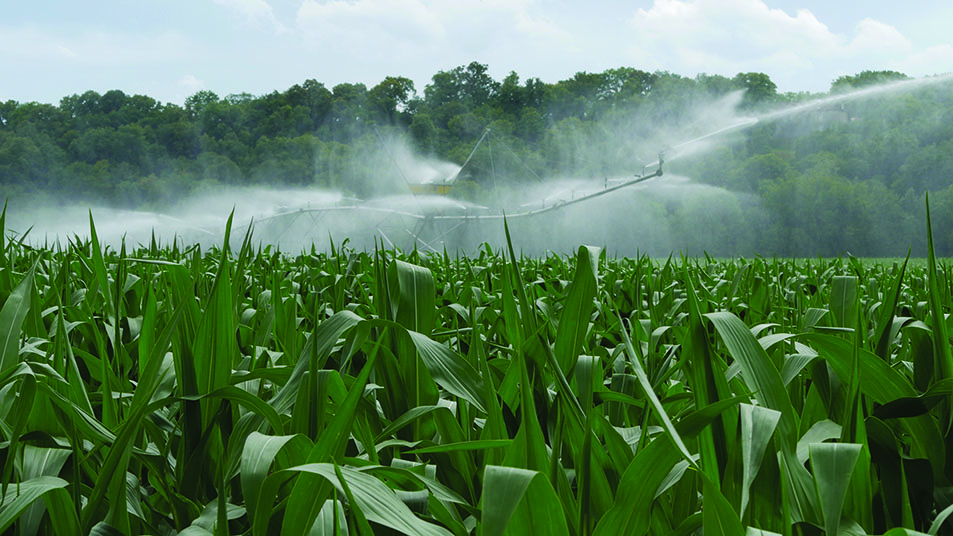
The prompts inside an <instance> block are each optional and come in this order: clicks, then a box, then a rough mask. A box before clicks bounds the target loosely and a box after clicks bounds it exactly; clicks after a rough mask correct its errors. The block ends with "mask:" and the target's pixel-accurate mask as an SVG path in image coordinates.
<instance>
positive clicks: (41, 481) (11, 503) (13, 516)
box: [0, 476, 69, 532]
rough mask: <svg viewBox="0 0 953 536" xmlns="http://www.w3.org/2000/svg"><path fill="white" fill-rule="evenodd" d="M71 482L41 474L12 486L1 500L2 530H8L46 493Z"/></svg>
mask: <svg viewBox="0 0 953 536" xmlns="http://www.w3.org/2000/svg"><path fill="white" fill-rule="evenodd" d="M68 485H69V483H68V482H67V481H65V480H63V479H62V478H57V477H55V476H39V477H36V478H32V479H30V480H27V481H25V482H20V483H19V484H17V485H15V486H10V487H9V488H8V489H7V491H6V492H5V493H4V494H3V497H2V501H0V532H2V531H5V530H7V529H8V528H10V526H11V525H13V523H14V522H16V521H17V520H18V519H19V518H20V516H21V515H22V514H23V512H25V511H26V510H27V508H29V507H30V505H31V504H33V503H34V501H36V500H37V499H39V498H40V497H42V496H43V495H44V494H46V493H49V492H51V491H53V490H56V489H61V488H65V487H66V486H68Z"/></svg>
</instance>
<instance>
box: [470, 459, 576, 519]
mask: <svg viewBox="0 0 953 536" xmlns="http://www.w3.org/2000/svg"><path fill="white" fill-rule="evenodd" d="M483 481H484V486H483V526H482V532H481V534H482V536H502V535H504V534H534V535H536V534H538V535H567V536H568V534H569V527H568V525H567V524H566V514H565V513H564V512H563V510H562V506H560V504H559V499H558V498H557V497H556V492H555V490H553V488H552V486H551V485H550V483H549V480H548V479H547V478H546V477H545V476H544V475H542V474H541V473H538V472H536V471H529V470H526V469H518V468H515V467H500V466H496V465H490V466H487V467H486V470H485V472H484V476H483Z"/></svg>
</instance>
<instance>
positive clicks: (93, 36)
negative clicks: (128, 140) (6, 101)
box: [0, 26, 196, 67]
mask: <svg viewBox="0 0 953 536" xmlns="http://www.w3.org/2000/svg"><path fill="white" fill-rule="evenodd" d="M195 51H196V47H195V46H194V44H193V43H191V42H190V41H189V40H188V39H187V38H185V37H183V36H182V35H179V34H177V33H172V32H165V33H161V34H155V35H131V34H122V33H110V32H104V31H85V32H82V33H79V34H73V35H71V34H68V33H67V32H60V31H57V30H56V29H55V28H38V27H34V26H27V27H16V28H3V27H0V61H4V62H8V63H12V64H36V63H39V64H59V65H64V64H65V65H77V66H112V67H115V66H128V65H141V64H149V63H157V62H170V63H171V62H177V61H182V60H185V59H187V58H190V57H194V55H195Z"/></svg>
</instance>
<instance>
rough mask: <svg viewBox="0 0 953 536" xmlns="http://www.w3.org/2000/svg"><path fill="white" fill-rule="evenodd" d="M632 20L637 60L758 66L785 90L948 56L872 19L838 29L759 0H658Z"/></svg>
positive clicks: (683, 67) (720, 67) (684, 67)
mask: <svg viewBox="0 0 953 536" xmlns="http://www.w3.org/2000/svg"><path fill="white" fill-rule="evenodd" d="M629 22H630V23H631V25H632V27H634V28H635V30H636V31H635V32H633V34H632V35H633V37H632V38H631V39H632V41H631V43H630V46H629V47H628V50H629V51H630V52H631V56H632V60H633V61H634V62H635V63H641V64H649V65H650V66H651V67H652V68H658V69H666V70H671V71H675V72H680V73H683V74H694V73H698V72H709V73H721V74H729V75H730V74H734V73H737V72H744V71H763V72H766V73H768V74H769V75H771V77H772V78H773V79H774V80H775V82H776V83H777V84H778V85H779V86H780V87H781V89H782V90H796V89H812V90H825V89H827V83H829V81H830V80H832V79H834V78H836V77H837V76H839V75H842V74H851V73H853V72H856V71H860V70H864V69H881V68H888V66H890V65H909V66H917V65H918V64H922V63H928V62H929V61H932V60H934V59H936V58H934V57H933V56H936V57H939V58H944V57H945V56H946V54H947V53H946V52H944V51H943V50H938V51H934V52H933V53H931V54H929V55H926V56H925V51H917V50H915V49H914V46H913V45H912V43H911V42H910V40H909V39H907V38H906V37H905V36H904V35H903V34H902V33H901V32H900V31H899V30H897V28H895V27H893V26H891V25H889V24H886V23H883V22H880V21H877V20H873V19H870V18H866V19H863V20H861V21H860V22H858V23H857V25H856V26H855V28H854V30H853V32H852V34H851V35H843V34H839V33H835V32H833V31H832V30H831V29H830V28H829V27H828V26H827V25H826V24H824V23H823V22H821V21H820V20H818V19H817V17H815V16H814V14H813V13H812V12H810V11H808V10H805V9H801V10H798V11H797V12H796V13H794V14H793V15H792V14H789V13H787V12H785V11H784V10H781V9H773V8H770V7H768V6H767V5H766V4H765V2H764V1H763V0H655V1H654V3H653V5H652V6H651V7H650V8H648V9H638V10H637V11H636V12H635V13H634V15H633V16H632V17H631V19H630V21H629ZM928 56H929V57H928ZM915 58H921V59H919V60H917V59H915ZM922 73H923V71H922V70H919V69H917V70H916V71H913V72H909V73H908V74H913V75H917V74H922Z"/></svg>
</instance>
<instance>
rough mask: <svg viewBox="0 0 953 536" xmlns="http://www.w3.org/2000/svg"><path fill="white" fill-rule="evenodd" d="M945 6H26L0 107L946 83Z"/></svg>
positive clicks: (9, 35) (211, 0) (949, 57)
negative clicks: (464, 79)
mask: <svg viewBox="0 0 953 536" xmlns="http://www.w3.org/2000/svg"><path fill="white" fill-rule="evenodd" d="M951 28H953V2H950V0H925V1H918V0H907V1H905V2H898V1H897V0H866V1H864V2H860V1H854V0H850V1H837V0H630V1H622V0H590V1H588V2H584V1H578V0H98V1H93V2H77V1H76V0H68V1H67V0H28V1H21V2H8V3H7V5H5V6H4V8H3V17H2V19H0V100H7V99H15V100H18V101H21V102H25V101H34V100H35V101H40V102H51V103H58V102H59V100H60V98H61V97H63V96H64V95H69V94H72V93H81V92H83V91H85V90H87V89H93V90H96V91H99V92H103V91H106V90H109V89H121V90H123V91H125V92H126V93H142V94H147V95H150V96H152V97H155V98H157V99H159V100H161V101H165V102H175V103H179V104H181V103H182V102H183V100H184V99H185V97H187V96H189V95H191V94H192V93H194V92H195V91H197V90H200V89H210V90H212V91H214V92H216V93H218V94H219V95H220V96H225V95H228V94H230V93H240V92H249V93H252V94H255V95H260V94H263V93H268V92H270V91H273V90H276V89H277V90H284V89H287V88H288V87H289V86H291V85H293V84H296V83H299V82H302V81H304V80H306V79H308V78H314V79H317V80H318V81H320V82H323V83H325V85H327V86H328V87H329V88H331V87H333V86H334V85H335V84H338V83H341V82H362V83H364V84H367V86H368V87H372V86H374V85H375V84H377V83H378V82H380V81H381V80H382V79H383V78H384V77H385V76H388V75H395V76H406V77H409V78H411V79H413V80H414V81H415V83H416V85H417V90H418V92H422V91H423V88H424V86H425V85H426V84H427V82H428V81H429V80H430V77H431V76H432V75H433V74H434V73H436V72H437V71H440V70H448V69H452V68H453V67H456V66H458V65H465V64H467V63H469V62H471V61H479V62H481V63H486V64H488V65H489V67H490V73H491V74H492V75H493V76H494V77H495V78H496V79H498V80H499V79H502V78H503V77H504V76H506V74H507V73H509V72H510V71H516V72H517V73H518V74H519V75H520V76H521V77H522V78H523V79H525V78H527V77H539V78H541V79H542V80H544V81H546V82H555V81H558V80H562V79H566V78H569V77H571V76H572V75H573V74H574V73H576V72H578V71H590V72H599V71H602V70H604V69H607V68H612V67H619V66H631V67H636V68H639V69H643V70H646V71H655V70H667V71H671V72H675V73H678V74H681V75H685V76H695V75H696V74H698V73H701V72H705V73H709V74H723V75H728V76H732V75H734V74H736V73H738V72H742V71H761V72H765V73H767V74H768V75H770V76H771V78H772V80H774V81H775V83H776V84H777V85H778V88H779V90H780V91H826V90H827V89H828V88H829V87H830V82H831V81H832V80H833V79H834V78H836V77H837V76H840V75H843V74H855V73H858V72H860V71H862V70H866V69H873V70H879V69H892V70H898V71H902V72H904V73H907V74H909V75H912V76H922V75H929V74H937V73H948V72H953V44H951V43H953V39H951V35H953V32H951V30H950V29H951Z"/></svg>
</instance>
